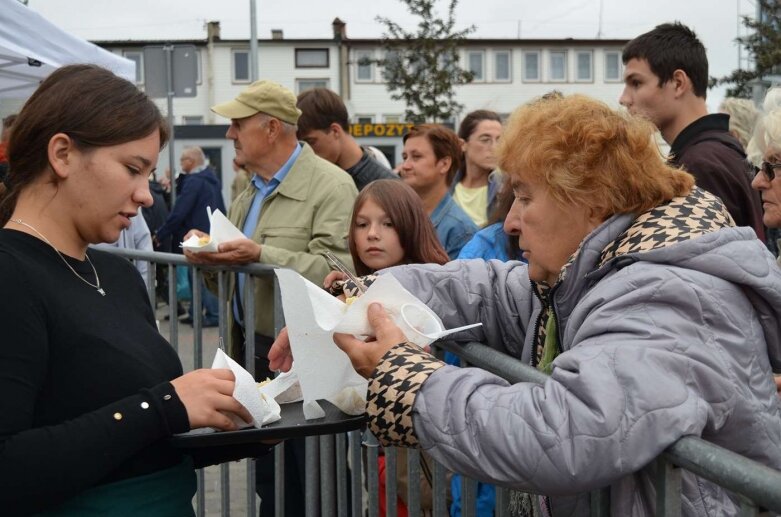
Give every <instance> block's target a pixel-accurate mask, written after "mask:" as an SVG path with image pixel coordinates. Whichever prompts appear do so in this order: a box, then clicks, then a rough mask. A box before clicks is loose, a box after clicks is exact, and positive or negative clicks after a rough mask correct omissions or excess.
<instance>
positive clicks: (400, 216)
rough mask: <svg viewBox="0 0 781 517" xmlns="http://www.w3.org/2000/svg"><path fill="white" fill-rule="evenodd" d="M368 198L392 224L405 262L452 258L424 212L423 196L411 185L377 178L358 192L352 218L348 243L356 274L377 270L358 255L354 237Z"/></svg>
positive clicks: (442, 260)
mask: <svg viewBox="0 0 781 517" xmlns="http://www.w3.org/2000/svg"><path fill="white" fill-rule="evenodd" d="M369 199H371V200H372V201H374V202H375V203H377V205H379V207H380V208H382V210H383V211H384V212H385V213H386V214H387V215H388V217H389V218H390V220H391V222H392V223H393V227H394V228H395V229H396V233H397V234H398V235H399V243H400V244H401V247H402V249H403V250H404V259H403V262H402V263H403V264H445V263H446V262H448V261H449V260H450V258H449V257H448V256H447V253H446V252H445V248H443V247H442V244H440V242H439V238H438V237H437V233H436V231H435V230H434V225H433V224H432V223H431V219H430V218H429V216H428V215H426V212H424V211H423V203H422V202H421V201H420V196H418V195H417V194H416V193H415V191H414V190H412V187H410V186H409V185H407V184H406V183H404V182H403V181H399V180H392V179H387V180H375V181H372V182H371V183H369V184H368V185H367V186H366V187H364V188H363V190H361V193H360V194H358V197H357V198H356V199H355V206H354V208H353V215H352V218H350V235H349V237H348V239H347V242H348V244H349V246H350V254H351V255H352V256H353V264H355V272H356V273H358V274H359V275H368V274H370V273H373V272H374V271H372V270H371V269H370V268H369V267H368V266H367V265H366V264H364V263H363V262H362V261H361V259H360V257H359V256H358V250H357V249H356V247H355V237H354V232H355V220H356V218H357V217H358V212H360V210H361V208H362V207H363V205H364V203H366V201H367V200H369ZM395 265H398V264H395Z"/></svg>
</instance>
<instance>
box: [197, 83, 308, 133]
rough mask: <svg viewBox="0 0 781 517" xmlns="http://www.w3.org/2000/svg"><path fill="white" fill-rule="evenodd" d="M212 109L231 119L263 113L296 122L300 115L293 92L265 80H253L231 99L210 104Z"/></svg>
mask: <svg viewBox="0 0 781 517" xmlns="http://www.w3.org/2000/svg"><path fill="white" fill-rule="evenodd" d="M212 111H213V112H215V113H216V114H217V115H220V116H222V117H225V118H231V119H234V118H246V117H251V116H252V115H254V114H256V113H265V114H267V115H271V116H272V117H276V118H278V119H279V120H281V121H283V122H287V123H289V124H296V123H297V122H298V117H300V116H301V110H300V109H298V108H297V107H296V96H295V95H294V94H293V92H291V91H290V90H288V89H287V88H285V87H284V86H282V85H281V84H279V83H275V82H274V81H267V80H263V81H255V82H254V83H252V84H251V85H249V86H247V87H246V88H245V89H244V90H242V92H241V93H240V94H239V96H238V97H236V98H235V99H233V100H232V101H228V102H223V103H222V104H217V105H216V106H212Z"/></svg>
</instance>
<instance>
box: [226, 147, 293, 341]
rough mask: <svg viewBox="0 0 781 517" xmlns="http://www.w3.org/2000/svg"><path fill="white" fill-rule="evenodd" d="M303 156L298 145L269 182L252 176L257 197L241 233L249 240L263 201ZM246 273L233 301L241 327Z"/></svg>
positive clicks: (256, 224)
mask: <svg viewBox="0 0 781 517" xmlns="http://www.w3.org/2000/svg"><path fill="white" fill-rule="evenodd" d="M299 154H301V144H298V145H296V148H295V149H294V150H293V153H292V154H291V155H290V157H289V158H288V159H287V161H286V162H285V163H284V164H283V165H282V167H280V169H279V170H278V171H277V172H276V173H275V174H274V176H272V178H271V179H270V180H268V181H266V180H264V179H263V178H261V177H260V176H258V175H257V174H255V175H253V176H252V181H251V183H252V185H253V186H254V187H255V189H256V190H255V197H254V198H252V204H251V205H250V207H249V210H248V211H247V217H246V219H244V227H243V228H242V229H241V233H243V234H244V235H245V236H247V238H248V239H251V238H252V234H253V233H255V228H257V226H258V220H259V219H260V210H261V209H262V208H263V201H265V200H266V198H267V197H268V196H269V195H271V193H272V192H274V190H276V188H277V187H278V186H279V184H280V183H282V181H283V180H284V179H285V177H287V175H288V173H289V172H290V169H292V168H293V164H294V163H296V160H297V159H298V155H299ZM245 277H246V275H245V274H244V273H239V289H238V291H237V292H236V298H234V300H233V316H234V317H235V319H236V321H237V322H239V324H240V325H242V326H243V325H244V321H243V320H242V319H241V318H240V317H239V305H238V304H239V303H240V302H241V295H242V293H243V292H244V281H245V280H246V278H245Z"/></svg>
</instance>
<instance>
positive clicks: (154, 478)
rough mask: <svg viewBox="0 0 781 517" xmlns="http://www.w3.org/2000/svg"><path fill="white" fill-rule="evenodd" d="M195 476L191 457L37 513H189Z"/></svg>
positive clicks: (171, 516) (89, 516)
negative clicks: (166, 467)
mask: <svg viewBox="0 0 781 517" xmlns="http://www.w3.org/2000/svg"><path fill="white" fill-rule="evenodd" d="M195 489H196V477H195V471H194V470H193V462H192V458H190V457H189V456H187V457H186V459H185V460H184V461H182V462H181V463H180V464H179V465H177V466H175V467H171V468H169V469H166V470H161V471H159V472H155V473H152V474H147V475H146V476H138V477H134V478H130V479H125V480H122V481H117V482H116V483H110V484H107V485H100V486H97V487H95V488H90V489H89V490H87V491H85V492H83V493H81V494H79V495H77V496H76V497H73V498H72V499H69V500H68V501H66V502H65V503H64V504H62V505H61V506H58V507H57V508H54V509H52V510H49V511H46V512H43V513H39V514H36V515H37V516H38V517H97V516H106V517H125V516H127V517H137V516H139V515H143V516H144V517H190V516H193V515H195V512H193V504H192V500H193V496H194V495H195Z"/></svg>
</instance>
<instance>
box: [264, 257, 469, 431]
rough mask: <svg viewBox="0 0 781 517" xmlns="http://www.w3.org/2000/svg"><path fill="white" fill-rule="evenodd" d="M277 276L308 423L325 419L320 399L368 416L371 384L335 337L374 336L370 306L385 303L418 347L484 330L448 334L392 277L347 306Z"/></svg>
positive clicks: (289, 274)
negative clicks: (368, 387) (368, 385)
mask: <svg viewBox="0 0 781 517" xmlns="http://www.w3.org/2000/svg"><path fill="white" fill-rule="evenodd" d="M275 273H276V275H277V278H278V279H279V286H280V291H281V294H282V308H283V311H284V313H285V322H286V324H287V330H288V335H289V337H290V347H291V350H292V352H293V357H294V358H295V359H294V362H293V368H292V371H293V372H295V373H296V374H297V376H298V379H299V382H300V384H301V391H302V392H303V398H304V416H305V417H306V418H307V419H312V418H320V417H322V416H323V415H324V412H323V410H322V408H320V406H319V405H318V404H317V402H316V401H317V400H318V399H325V400H328V401H329V402H331V403H332V404H334V405H335V406H336V407H338V408H339V409H340V410H341V411H343V412H344V413H347V414H350V415H356V414H360V413H363V412H364V408H365V405H366V388H367V381H366V379H364V378H363V377H361V376H360V375H358V374H357V373H356V372H355V370H353V367H352V364H351V363H350V358H349V357H348V356H347V354H345V353H344V352H343V351H342V350H340V349H339V347H337V346H336V344H335V343H334V342H333V334H334V332H342V333H348V334H355V335H370V334H371V333H372V329H371V326H370V325H369V321H368V319H367V317H366V312H367V309H368V307H369V304H371V303H373V302H380V303H381V304H382V306H383V307H384V308H385V310H386V311H387V312H388V314H389V315H390V317H391V318H392V319H393V320H394V321H395V322H396V324H397V325H399V327H400V328H401V330H402V332H404V335H405V336H406V337H407V339H409V340H410V341H411V342H413V343H415V344H417V345H419V346H425V345H427V344H429V343H431V342H433V341H435V340H437V339H439V338H441V337H444V336H446V335H448V334H452V333H454V332H458V331H461V330H466V329H468V328H472V327H476V326H478V325H481V324H480V323H477V324H475V325H468V326H465V327H459V328H456V329H451V330H445V329H444V326H443V324H442V320H440V319H439V317H438V316H437V315H436V314H435V313H434V312H433V311H432V310H431V309H429V308H428V307H427V306H426V305H425V304H424V303H423V302H421V301H420V300H418V299H417V298H416V297H415V296H414V295H412V293H410V292H409V291H407V290H406V289H404V287H403V286H402V285H401V284H400V283H399V282H398V280H396V279H395V278H394V277H393V276H392V275H390V274H386V275H382V276H380V277H379V278H378V279H377V280H376V281H375V282H374V283H373V284H372V285H371V286H370V287H369V288H368V289H367V291H366V293H364V294H363V296H361V297H360V298H358V299H357V300H356V301H355V302H354V303H353V304H352V305H349V306H348V305H346V304H345V303H344V302H342V301H341V300H338V299H337V298H334V297H333V296H331V295H329V294H328V293H326V292H325V291H323V290H322V289H321V288H320V287H318V286H316V285H314V284H313V283H311V282H309V281H308V280H306V279H305V278H304V277H302V276H301V275H299V274H298V273H296V272H295V271H291V270H288V269H277V270H276V271H275Z"/></svg>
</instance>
